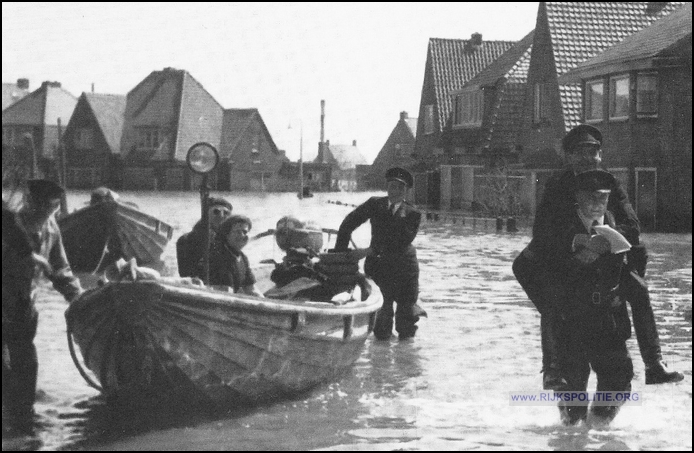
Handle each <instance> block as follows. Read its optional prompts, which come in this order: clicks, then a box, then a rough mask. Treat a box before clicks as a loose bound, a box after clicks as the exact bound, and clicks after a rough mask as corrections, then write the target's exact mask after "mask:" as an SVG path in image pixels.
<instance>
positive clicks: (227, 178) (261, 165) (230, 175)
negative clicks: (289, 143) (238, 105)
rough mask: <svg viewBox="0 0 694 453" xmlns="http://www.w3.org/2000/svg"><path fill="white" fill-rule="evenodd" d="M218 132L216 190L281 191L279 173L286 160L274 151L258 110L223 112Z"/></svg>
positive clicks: (275, 147)
mask: <svg viewBox="0 0 694 453" xmlns="http://www.w3.org/2000/svg"><path fill="white" fill-rule="evenodd" d="M221 131H222V137H221V143H220V146H219V154H220V157H221V160H222V163H223V164H224V165H223V167H224V169H222V170H221V172H220V173H219V181H218V187H217V188H218V189H220V190H252V191H266V190H267V191H277V190H282V189H283V188H284V181H283V180H282V175H280V169H281V168H282V166H283V164H284V163H286V162H289V159H287V157H286V156H285V154H284V152H283V151H280V150H279V149H278V148H277V145H276V144H275V142H274V140H273V139H272V136H271V135H270V132H269V131H268V129H267V126H266V125H265V122H264V121H263V118H262V117H261V116H260V112H258V109H254V108H250V109H227V110H224V120H223V123H222V129H221ZM297 181H298V180H297ZM295 185H297V186H298V182H297V183H296V184H295Z"/></svg>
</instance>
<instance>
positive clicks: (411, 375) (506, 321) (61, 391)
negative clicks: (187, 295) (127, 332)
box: [3, 192, 692, 450]
mask: <svg viewBox="0 0 694 453" xmlns="http://www.w3.org/2000/svg"><path fill="white" fill-rule="evenodd" d="M367 196H368V195H365V194H316V196H315V197H313V198H310V199H305V200H302V201H300V200H298V198H297V197H296V196H295V195H294V194H281V195H279V194H267V195H257V194H256V195H250V194H232V195H230V196H228V198H229V199H230V200H231V201H232V203H233V204H234V211H235V212H243V213H245V214H247V215H249V216H250V217H251V218H252V219H253V222H254V228H253V233H258V232H261V231H265V230H266V229H269V228H272V227H274V224H275V222H276V221H277V220H278V219H279V218H280V217H282V216H283V215H288V214H295V215H297V216H299V217H301V218H303V219H310V220H315V221H317V222H318V223H319V224H320V225H321V226H323V227H326V228H337V227H338V226H339V223H340V221H341V219H342V218H343V217H344V216H345V215H346V214H347V213H348V212H349V210H350V208H348V207H345V206H339V205H335V204H331V203H327V201H328V200H335V199H338V198H339V199H340V200H341V201H342V202H344V203H360V202H362V201H364V200H365V199H366V198H367ZM122 197H123V199H126V200H131V201H134V202H136V203H137V204H138V205H139V206H140V207H141V208H142V209H143V210H145V211H146V212H149V213H151V214H153V215H155V216H158V217H159V218H161V219H162V220H164V221H166V222H168V223H170V224H171V225H172V226H173V227H174V228H175V233H174V238H173V242H175V240H176V239H177V238H178V236H180V235H181V234H182V233H184V232H186V231H188V230H190V228H191V227H192V225H193V224H194V223H195V221H196V220H197V218H196V216H197V215H198V213H199V209H197V202H198V196H197V194H195V193H180V194H177V193H174V194H171V193H168V194H167V193H159V194H146V195H143V194H128V193H124V194H122ZM87 200H88V193H86V192H81V193H71V194H70V197H69V203H70V205H71V206H75V207H77V206H81V204H82V203H84V202H86V201H87ZM368 238H369V228H368V226H364V227H362V228H360V229H359V230H357V232H356V235H355V241H356V242H357V244H358V245H360V246H365V245H366V244H368ZM332 240H333V241H334V238H332ZM527 241H528V232H527V231H522V232H520V233H517V234H505V233H503V234H497V233H496V232H495V231H493V230H489V231H484V230H479V229H477V230H473V229H471V228H470V227H466V226H461V225H451V224H442V223H425V224H423V225H422V229H421V233H420V235H419V236H418V237H417V239H416V245H417V248H418V255H419V258H420V263H421V281H420V287H421V291H422V292H421V297H420V302H421V303H422V305H424V306H425V308H426V310H427V312H428V313H429V318H428V319H423V320H422V321H420V326H421V327H420V330H419V331H418V333H417V338H416V339H415V340H414V341H404V342H399V341H397V340H395V339H394V340H392V341H390V342H377V341H374V340H373V338H370V339H369V340H367V343H366V347H365V348H364V351H363V353H362V355H361V357H360V359H359V360H358V361H357V363H356V364H355V366H354V367H353V368H352V369H351V370H349V371H348V372H347V373H346V374H345V375H344V376H342V377H341V378H340V379H338V380H336V381H335V382H332V383H328V384H325V385H324V386H321V387H319V388H316V389H314V390H312V391H310V392H308V393H306V394H304V395H300V396H298V397H295V398H293V399H290V400H284V401H278V402H275V403H274V404H266V405H264V406H258V407H252V408H237V409H235V410H234V411H230V412H228V413H224V414H211V413H200V412H194V413H191V412H190V411H187V412H173V411H169V410H160V409H159V410H158V409H155V408H152V409H151V410H147V411H140V412H126V411H124V410H119V409H118V408H113V407H111V406H109V405H107V404H106V403H105V402H104V400H103V399H102V398H101V397H100V396H99V395H98V393H97V392H96V391H95V390H93V389H91V388H90V387H88V386H87V385H86V383H84V381H83V380H82V379H81V377H80V376H79V374H78V372H77V370H76V369H75V367H74V365H73V364H72V362H71V359H70V356H69V352H68V348H67V342H66V340H65V322H64V310H65V308H66V306H65V303H64V302H63V301H62V300H61V299H60V297H59V296H57V294H56V293H54V292H53V291H52V290H49V289H46V293H45V297H44V299H43V300H42V302H41V303H40V307H39V309H40V311H41V318H40V325H39V333H38V337H37V346H38V349H39V360H40V371H39V389H40V394H39V402H38V403H37V405H36V409H37V413H38V415H37V420H36V421H35V423H34V426H33V434H32V435H29V436H27V435H22V434H18V433H17V432H15V431H12V429H11V424H9V423H7V420H6V419H5V415H4V414H3V450H5V449H43V450H80V449H85V450H86V449H97V450H98V449H109V450H113V449H115V450H131V449H144V450H160V449H161V450H168V449H179V450H208V449H209V450H306V449H327V450H344V449H347V450H405V449H406V450H437V449H441V450H472V449H484V450H488V449H495V450H507V449H513V450H531V449H532V450H535V449H537V450H547V449H553V450H626V449H638V450H641V449H644V450H645V449H648V450H650V449H660V450H665V449H689V450H690V449H691V448H692V441H691V434H692V430H691V426H692V404H691V402H692V392H691V388H692V387H691V384H692V381H691V376H692V374H691V370H692V334H691V300H692V298H691V294H692V258H691V257H692V252H691V250H692V241H691V235H658V234H647V235H645V236H644V242H646V243H647V245H648V247H649V250H650V255H651V260H650V264H649V271H648V275H647V280H648V282H649V286H650V288H651V294H652V299H653V305H654V309H655V313H656V317H657V321H658V329H659V332H660V335H661V341H662V343H663V352H664V354H665V356H666V360H667V361H668V362H669V363H670V365H671V366H672V367H673V368H675V369H678V370H680V371H682V372H684V373H685V380H684V381H683V382H681V383H678V384H671V385H659V386H645V385H644V373H643V362H642V361H641V357H640V355H639V352H638V348H637V345H636V341H635V339H633V338H632V339H630V340H629V343H628V346H629V350H630V353H631V355H632V358H633V360H634V366H635V373H636V377H635V378H634V381H633V383H632V384H633V387H634V390H635V391H639V392H642V394H643V395H644V404H643V406H627V407H624V408H623V409H622V411H621V412H620V414H619V415H618V417H617V419H616V420H615V421H614V422H613V423H612V425H611V426H610V427H609V428H607V429H594V428H588V427H572V428H566V427H562V426H561V425H560V424H559V414H558V411H557V409H556V408H554V407H547V406H538V407H533V406H530V407H519V406H513V407H512V406H509V405H508V395H509V392H511V391H526V392H529V391H537V390H540V377H541V375H540V373H539V371H540V344H539V316H538V314H537V312H536V311H535V310H534V309H533V308H532V306H531V304H530V302H528V301H527V299H526V298H525V296H524V294H523V292H522V290H521V289H520V287H519V285H518V284H517V282H516V281H515V279H514V278H513V275H512V273H511V262H512V260H513V258H514V257H515V256H516V255H517V254H518V252H519V251H520V250H521V249H522V248H523V247H524V245H525V244H526V242H527ZM173 242H172V243H171V244H170V245H169V247H168V248H167V250H166V251H165V253H164V256H163V259H164V261H165V263H166V267H165V270H164V272H165V273H169V274H173V273H174V272H175V270H176V260H175V247H174V246H173ZM247 252H248V255H249V257H250V258H251V260H252V261H253V262H255V263H257V262H259V261H260V260H261V259H265V258H275V259H280V258H281V254H280V250H279V249H278V247H277V246H276V245H275V244H274V241H273V240H272V238H266V239H261V240H258V241H254V242H252V243H250V244H249V246H248V247H247ZM687 310H689V313H690V315H689V316H690V318H689V319H688V320H687V319H685V312H686V311H687ZM589 385H591V386H592V387H591V388H592V389H594V386H595V377H594V376H592V377H591V382H590V384H589Z"/></svg>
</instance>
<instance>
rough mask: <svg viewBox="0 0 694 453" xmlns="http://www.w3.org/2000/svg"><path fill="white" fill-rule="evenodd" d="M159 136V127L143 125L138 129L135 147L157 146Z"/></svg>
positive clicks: (149, 147) (153, 147) (150, 147)
mask: <svg viewBox="0 0 694 453" xmlns="http://www.w3.org/2000/svg"><path fill="white" fill-rule="evenodd" d="M159 144H160V137H159V129H157V128H154V127H143V128H140V129H139V130H138V141H137V148H138V149H141V150H148V149H157V148H159Z"/></svg>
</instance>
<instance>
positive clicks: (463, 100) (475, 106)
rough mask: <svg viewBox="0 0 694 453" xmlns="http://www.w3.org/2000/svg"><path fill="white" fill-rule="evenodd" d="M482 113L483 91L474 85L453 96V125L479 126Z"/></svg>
mask: <svg viewBox="0 0 694 453" xmlns="http://www.w3.org/2000/svg"><path fill="white" fill-rule="evenodd" d="M483 114H484V92H483V91H482V90H481V89H479V88H478V87H475V88H474V89H470V90H468V91H463V92H461V93H458V94H457V95H456V97H455V114H454V122H453V125H454V126H458V127H480V126H481V125H482V116H483Z"/></svg>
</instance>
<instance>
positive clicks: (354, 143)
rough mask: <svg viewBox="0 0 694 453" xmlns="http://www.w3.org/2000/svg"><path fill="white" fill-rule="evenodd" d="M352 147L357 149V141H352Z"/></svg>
mask: <svg viewBox="0 0 694 453" xmlns="http://www.w3.org/2000/svg"><path fill="white" fill-rule="evenodd" d="M352 146H354V147H355V148H356V147H357V141H356V140H352Z"/></svg>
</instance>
